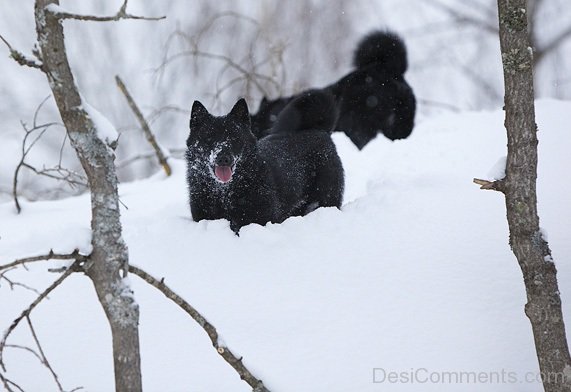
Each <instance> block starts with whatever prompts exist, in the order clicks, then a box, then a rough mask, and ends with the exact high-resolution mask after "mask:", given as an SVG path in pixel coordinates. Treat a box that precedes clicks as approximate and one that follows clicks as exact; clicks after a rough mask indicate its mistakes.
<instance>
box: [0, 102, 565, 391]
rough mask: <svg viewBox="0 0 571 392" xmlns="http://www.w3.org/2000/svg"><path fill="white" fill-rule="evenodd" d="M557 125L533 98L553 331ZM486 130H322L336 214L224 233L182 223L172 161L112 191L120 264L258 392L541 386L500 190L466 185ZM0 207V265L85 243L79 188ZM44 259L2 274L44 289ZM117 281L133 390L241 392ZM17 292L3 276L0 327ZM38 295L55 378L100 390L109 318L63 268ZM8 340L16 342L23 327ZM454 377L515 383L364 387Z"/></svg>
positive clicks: (488, 161)
mask: <svg viewBox="0 0 571 392" xmlns="http://www.w3.org/2000/svg"><path fill="white" fill-rule="evenodd" d="M569 123H571V103H569V102H557V101H541V102H539V103H538V124H539V128H540V134H539V137H540V144H539V149H540V150H539V152H540V166H539V177H538V181H539V183H538V192H539V203H540V205H539V207H540V214H541V225H542V227H545V228H547V229H548V230H549V239H550V245H551V248H552V250H553V256H554V259H555V262H556V264H557V266H558V269H559V273H558V278H559V281H560V289H561V294H562V299H563V310H564V312H565V316H566V324H567V325H568V326H569V325H571V319H569V317H571V307H570V305H569V304H571V291H570V290H569V287H570V284H571V265H570V264H569V263H566V262H565V260H568V259H569V258H570V257H571V238H570V234H569V230H568V228H569V227H570V226H571V207H570V205H569V203H568V200H571V186H570V184H569V182H568V181H561V176H562V174H563V173H564V171H565V170H566V169H567V168H568V167H569V166H570V164H571V157H570V156H569V154H568V151H569V150H570V149H571V138H569V137H568V129H567V125H568V124H569ZM502 124H503V114H502V112H501V111H497V112H490V113H463V114H458V115H447V116H442V117H438V118H435V119H432V120H429V121H425V122H423V123H421V124H418V126H417V128H416V129H415V131H414V132H413V134H412V136H411V137H410V138H409V139H408V140H403V141H397V142H390V141H388V140H386V139H382V138H378V140H375V141H374V142H372V143H371V144H369V145H368V146H367V147H366V148H365V149H364V150H363V151H361V152H358V151H357V150H356V149H355V147H354V146H353V145H352V144H351V142H350V141H348V140H347V139H346V138H345V137H344V136H343V135H335V141H336V144H337V146H338V148H339V152H340V154H341V156H342V159H343V162H344V165H345V172H346V176H347V194H346V203H345V205H344V206H343V208H342V211H338V210H336V209H334V208H328V209H319V210H317V211H315V212H314V213H312V214H310V215H308V216H306V217H304V218H300V217H296V218H291V219H288V220H287V221H286V222H284V223H283V224H280V225H267V226H266V227H261V226H259V225H250V226H247V227H245V228H243V229H242V231H241V233H240V234H241V235H240V237H236V236H235V235H234V234H233V233H232V231H231V230H230V229H229V227H228V222H226V221H222V220H221V221H209V222H199V223H196V222H193V221H192V220H191V219H190V213H189V208H188V205H187V193H186V184H185V179H184V164H183V162H177V161H174V162H173V169H174V173H173V176H171V177H169V178H165V176H164V174H162V173H159V174H157V175H155V176H154V177H153V178H151V179H148V180H145V181H140V182H136V183H130V184H123V185H122V186H121V187H120V196H121V200H122V202H123V203H124V204H125V205H126V206H127V207H128V210H127V209H124V208H122V220H123V223H124V235H125V239H126V242H127V244H128V247H129V252H130V259H131V262H132V263H133V264H135V265H137V266H140V267H142V268H144V269H146V270H147V271H148V272H150V273H151V274H154V275H155V276H156V277H158V278H162V277H164V278H165V282H166V283H167V284H168V285H170V287H171V288H172V289H173V290H175V291H176V292H177V293H178V294H180V295H182V296H183V297H184V298H185V299H186V300H188V301H189V302H190V303H191V304H192V305H193V306H195V307H196V308H197V309H198V310H200V311H202V312H203V313H204V314H205V315H206V316H207V318H208V319H209V320H210V321H211V322H212V323H213V324H214V325H215V326H216V327H217V328H218V331H219V333H220V334H221V335H222V336H224V341H225V343H226V344H227V345H228V347H229V348H230V349H231V350H233V351H234V352H235V353H239V355H243V356H244V362H245V364H246V365H247V366H249V367H250V368H251V369H252V370H253V371H254V372H255V373H256V374H257V375H258V376H259V377H260V378H261V379H262V380H263V381H264V382H265V383H266V384H267V386H268V387H269V388H270V389H272V390H285V391H312V392H313V391H332V392H335V391H371V392H374V391H381V390H382V391H439V392H441V391H458V390H462V391H482V390H493V391H506V392H507V391H518V392H527V391H530V392H531V391H541V390H542V388H541V384H540V383H538V382H536V381H534V382H528V381H526V376H527V375H528V373H529V374H530V375H532V376H533V375H535V374H536V372H537V371H538V367H537V360H536V357H535V352H534V346H533V337H532V334H531V328H530V326H529V322H528V320H527V318H526V317H525V315H524V311H523V306H524V304H525V292H524V288H523V282H522V277H521V272H520V271H519V268H518V265H517V262H516V260H515V258H514V256H513V254H512V253H511V251H510V249H509V246H508V232H507V224H506V220H505V210H504V200H503V198H502V195H501V194H499V193H497V192H484V191H481V190H479V187H478V186H476V185H474V184H473V183H472V178H474V177H480V178H486V177H485V174H486V173H487V171H488V169H489V167H490V166H491V165H492V164H493V162H495V161H496V160H497V157H498V156H502V155H505V153H506V151H505V146H506V139H505V131H504V129H503V125H502ZM12 210H13V207H12V206H11V205H0V237H1V239H0V263H4V262H8V261H10V260H12V259H13V258H15V257H18V256H24V255H30V254H37V253H42V252H45V251H47V250H49V248H50V247H56V248H57V247H58V246H59V248H58V249H60V248H61V251H64V249H67V250H69V249H71V248H73V247H74V246H79V247H80V248H82V249H84V250H86V249H87V246H88V237H89V236H88V228H89V199H88V197H87V196H83V197H79V198H73V199H68V200H62V201H57V202H49V203H28V204H26V205H25V206H24V213H23V214H22V215H20V216H17V215H15V214H14V213H13V211H12ZM47 265H48V264H47V263H46V264H39V265H38V264H36V265H35V266H30V270H31V271H30V272H24V271H22V272H17V273H15V274H14V275H13V277H14V278H18V279H20V280H22V281H25V282H26V283H28V284H31V285H34V286H37V287H41V286H45V285H47V284H49V282H50V281H52V280H54V279H55V276H53V274H48V273H46V272H45V269H46V266H47ZM130 280H131V286H132V288H133V289H134V291H135V297H136V299H137V303H139V305H140V307H141V348H142V361H143V374H144V376H143V377H144V378H143V380H144V384H145V389H146V390H148V391H163V390H169V391H188V390H197V391H249V390H250V388H248V386H247V385H246V384H245V383H244V382H243V381H241V380H240V379H239V377H238V376H237V375H236V374H235V373H234V371H233V370H232V369H231V368H230V366H229V365H227V364H226V363H225V362H224V361H223V360H222V359H221V358H220V357H219V356H218V354H217V353H216V352H215V350H214V349H213V348H212V346H211V344H210V341H209V340H208V338H207V336H206V334H205V333H204V332H203V331H202V330H201V329H200V327H198V326H197V325H196V324H195V323H194V321H192V320H191V319H189V318H188V317H187V316H186V314H184V313H183V312H182V311H180V310H179V309H178V308H177V307H176V306H175V305H173V304H171V302H169V301H168V300H166V299H165V298H164V297H163V296H162V295H161V294H160V293H158V292H157V291H156V290H155V289H153V288H151V287H149V286H147V285H146V284H145V283H143V282H141V281H140V280H139V279H138V278H136V277H133V276H130ZM0 283H2V284H3V282H0ZM34 297H35V294H33V293H29V292H27V291H23V290H15V291H10V290H9V288H8V287H6V286H5V285H3V286H2V287H1V288H0V309H2V312H0V324H1V325H3V326H4V327H1V326H0V328H5V327H7V326H8V325H9V323H10V322H11V320H12V319H13V318H14V317H15V316H16V315H17V314H19V312H20V311H21V309H22V307H23V306H26V305H27V304H28V303H29V302H30V301H31V300H33V298H34ZM50 298H51V300H50V301H47V302H46V303H44V304H42V305H40V306H39V307H38V309H37V310H36V311H35V312H34V314H33V316H32V319H33V320H34V322H35V323H36V328H37V330H38V333H39V334H40V337H41V338H42V342H43V344H44V347H43V348H44V351H45V352H46V353H47V355H48V356H49V358H50V361H51V364H52V365H53V366H54V368H55V369H56V371H57V372H58V374H59V376H60V380H61V381H62V382H63V384H64V388H67V389H71V388H72V387H75V386H80V385H81V386H84V387H85V388H86V389H87V390H94V391H99V390H112V389H113V373H112V359H111V354H110V348H111V341H110V336H109V331H108V326H107V325H106V321H105V319H104V315H103V312H102V310H101V308H100V307H99V305H98V304H97V301H96V297H95V293H94V292H93V289H92V287H91V284H90V282H89V280H88V279H87V278H85V277H83V276H81V275H75V276H72V277H71V278H69V281H67V282H65V283H64V285H63V286H62V287H61V288H60V289H58V291H56V292H54V293H53V294H52V295H51V296H50ZM12 341H13V342H14V343H20V344H22V343H26V342H27V343H30V342H31V340H30V336H29V333H28V332H27V331H26V329H25V328H24V327H22V328H20V329H19V330H18V331H17V333H16V334H15V335H14V337H13V340H12ZM78 358H79V359H80V360H78ZM5 361H6V363H7V364H8V369H9V371H10V373H9V375H10V376H11V377H13V378H14V379H15V380H18V381H20V382H21V385H23V386H24V387H26V388H27V390H42V391H45V390H46V385H52V384H50V382H51V379H50V377H49V374H48V373H47V372H45V371H44V370H43V369H41V367H40V366H39V365H38V364H37V362H35V359H34V358H33V357H31V356H30V355H29V354H26V353H24V352H19V351H17V350H11V351H8V352H7V355H6V358H5ZM424 370H426V372H424ZM462 371H464V372H477V373H478V374H479V373H483V374H490V379H491V380H492V381H495V376H494V374H495V372H498V374H501V372H502V371H504V372H505V374H506V375H507V374H508V372H513V373H514V375H515V377H516V381H515V382H509V381H510V380H511V379H506V380H504V381H505V382H504V383H499V382H491V383H484V384H482V383H464V384H462V385H459V384H454V383H442V382H440V383H434V382H426V383H419V382H417V383H411V382H404V381H403V379H402V378H401V379H400V382H398V383H391V382H389V381H388V378H387V379H386V380H384V382H377V383H375V382H374V381H381V379H382V375H383V374H389V373H390V372H398V373H400V372H409V373H410V372H412V373H418V376H419V377H422V376H423V375H424V376H426V375H429V376H431V375H433V374H434V375H435V376H433V377H435V378H436V377H437V376H438V375H442V373H443V372H452V373H453V374H456V373H458V372H462ZM492 373H493V374H492ZM510 374H511V373H510ZM32 375H33V377H31V376H32ZM506 377H507V376H506ZM529 378H531V376H530V377H528V379H529ZM417 381H422V380H417Z"/></svg>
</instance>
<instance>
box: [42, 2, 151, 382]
mask: <svg viewBox="0 0 571 392" xmlns="http://www.w3.org/2000/svg"><path fill="white" fill-rule="evenodd" d="M54 5H58V1H57V0H36V4H35V19H36V29H37V34H38V42H39V48H40V52H41V56H42V60H43V71H44V72H45V74H46V75H47V77H48V81H49V84H50V87H51V89H52V92H53V95H54V97H55V100H56V103H57V106H58V109H59V112H60V114H61V117H62V119H63V122H64V124H65V127H66V129H67V133H68V135H69V139H70V141H71V143H72V145H73V147H74V148H75V150H76V152H77V155H78V157H79V159H80V161H81V164H82V166H83V169H84V170H85V173H86V174H87V177H88V181H89V187H90V190H91V209H92V220H91V228H92V245H93V252H92V254H91V256H90V262H89V264H88V265H87V266H86V274H87V275H88V276H89V277H90V278H91V280H92V281H93V285H94V286H95V290H96V292H97V295H98V297H99V301H100V302H101V305H102V306H103V309H104V310H105V314H106V315H107V318H108V320H109V324H110V326H111V333H112V337H113V356H114V365H115V384H116V390H117V391H141V390H142V385H141V367H140V353H139V332H138V323H139V308H138V305H137V303H136V302H135V300H134V297H133V293H132V291H131V289H130V287H129V285H128V284H126V283H125V280H124V279H123V275H124V274H126V272H127V268H128V252H127V247H126V245H125V243H124V241H123V238H122V235H121V222H120V219H119V198H118V193H117V176H116V173H115V164H114V159H115V154H114V151H113V149H112V148H111V147H110V145H109V144H108V141H106V140H102V138H101V137H100V135H105V136H106V137H105V139H108V136H109V132H106V131H108V130H98V129H97V126H98V123H97V122H96V121H94V119H92V118H91V117H90V114H89V112H88V111H86V110H85V108H86V106H84V105H82V100H81V97H80V94H79V92H78V89H77V87H76V85H75V82H74V78H73V74H72V72H71V69H70V66H69V63H68V60H67V55H66V50H65V43H64V35H63V27H62V24H61V20H60V19H59V17H58V14H57V13H53V12H51V11H50V10H51V9H52V8H53V7H54ZM50 7H51V8H50Z"/></svg>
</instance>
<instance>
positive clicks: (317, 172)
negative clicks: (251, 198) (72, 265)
mask: <svg viewBox="0 0 571 392" xmlns="http://www.w3.org/2000/svg"><path fill="white" fill-rule="evenodd" d="M336 118H337V109H336V106H335V102H334V100H333V96H332V95H331V94H330V93H329V92H328V91H321V90H310V91H307V92H304V93H302V94H300V95H299V96H298V97H296V98H295V99H293V100H292V101H291V102H290V103H289V104H288V105H287V106H286V107H285V108H284V109H283V110H282V112H281V113H280V114H279V115H278V117H277V119H276V122H275V124H274V126H273V127H272V129H271V132H270V135H269V136H267V137H265V138H263V139H262V140H260V141H259V142H258V151H259V153H260V156H262V157H263V159H264V160H265V161H266V162H267V163H268V165H269V166H270V168H271V171H272V173H273V177H274V180H275V186H276V189H277V192H278V197H279V198H280V200H281V202H282V205H283V210H284V211H283V212H284V215H286V216H291V215H305V214H307V213H308V212H311V211H312V210H314V209H315V208H317V207H338V208H339V207H341V203H342V201H343V189H344V173H343V166H342V164H341V160H340V158H339V155H338V154H337V150H336V148H335V144H334V143H333V141H332V140H331V136H330V134H329V131H330V130H331V128H332V127H333V125H334V124H335V121H336Z"/></svg>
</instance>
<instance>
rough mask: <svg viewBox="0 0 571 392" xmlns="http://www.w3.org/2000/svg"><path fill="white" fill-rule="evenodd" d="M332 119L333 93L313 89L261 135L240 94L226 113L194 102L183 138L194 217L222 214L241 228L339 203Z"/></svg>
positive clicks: (339, 167) (338, 167) (340, 177)
mask: <svg viewBox="0 0 571 392" xmlns="http://www.w3.org/2000/svg"><path fill="white" fill-rule="evenodd" d="M300 108H302V109H303V110H300ZM335 118H336V105H335V103H334V100H333V97H331V95H330V94H327V93H323V92H308V93H306V94H302V95H300V96H299V97H297V98H296V99H295V100H292V102H291V103H290V104H289V105H288V106H287V107H285V108H284V110H283V112H282V113H281V114H280V115H279V116H278V118H277V121H276V123H275V126H274V132H273V133H272V135H271V136H268V137H266V138H264V139H262V140H259V141H258V140H256V138H255V137H254V135H253V134H252V132H251V130H250V116H249V113H248V106H247V104H246V101H244V100H243V99H241V100H239V101H238V102H237V103H236V105H234V107H233V108H232V110H231V111H230V113H229V114H228V115H226V116H221V117H215V116H212V115H211V114H209V113H208V111H207V110H206V109H205V108H204V106H203V105H202V104H201V103H200V102H198V101H195V102H194V104H193V106H192V114H191V118H190V134H189V136H188V139H187V141H186V144H187V147H188V148H187V152H186V160H187V181H188V188H189V193H190V209H191V213H192V218H193V219H194V220H195V221H200V220H202V219H222V218H224V219H227V220H229V221H230V227H231V228H232V230H234V231H235V232H236V233H238V231H239V230H240V228H241V227H242V226H244V225H247V224H249V223H258V224H261V225H264V224H266V223H267V222H274V223H280V222H282V221H284V220H285V219H286V218H288V217H290V216H295V215H305V214H307V213H309V212H311V211H313V210H315V209H316V208H318V207H331V206H335V207H338V208H339V207H340V206H341V202H342V198H343V187H344V178H343V167H342V165H341V161H340V159H339V156H338V155H337V151H336V149H335V145H334V144H333V142H332V140H331V137H330V136H329V133H328V131H330V130H331V127H332V126H333V124H334V123H335Z"/></svg>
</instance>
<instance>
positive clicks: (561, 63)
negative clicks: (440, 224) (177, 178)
mask: <svg viewBox="0 0 571 392" xmlns="http://www.w3.org/2000/svg"><path fill="white" fill-rule="evenodd" d="M529 5H530V11H529V14H530V22H531V26H532V29H531V35H532V42H533V45H534V46H535V50H536V62H537V63H536V64H535V66H536V68H535V73H536V75H535V78H536V95H537V96H538V97H555V98H561V99H570V98H571V72H570V70H571V55H570V54H571V40H570V39H569V36H571V5H570V4H569V2H568V1H566V0H533V1H530V2H529ZM64 6H65V8H66V9H68V10H70V11H72V12H77V13H89V14H95V15H107V14H112V13H114V12H115V11H116V9H117V7H118V6H119V2H118V1H104V2H91V1H84V2H65V4H64ZM1 8H2V12H1V13H0V26H2V34H3V35H4V36H5V38H6V39H7V40H8V41H9V42H10V43H11V44H12V45H13V46H14V47H16V48H19V49H20V50H24V49H25V48H28V50H30V51H31V48H32V45H33V43H34V42H35V39H36V38H35V34H36V33H35V30H34V28H33V26H34V22H33V1H31V0H22V1H8V0H3V1H2V4H1ZM496 8H497V7H496V3H495V1H493V0H474V1H470V2H463V1H458V0H430V1H425V0H406V1H401V0H379V1H374V2H373V1H368V0H352V1H349V0H334V1H325V0H296V1H294V2H281V1H261V2H253V1H249V0H242V1H230V0H221V1H218V2H216V3H213V2H211V1H192V2H188V1H182V0H169V1H161V2H156V1H150V0H140V1H133V2H132V4H130V9H131V10H132V12H133V13H135V14H137V13H138V14H145V15H166V16H167V19H166V20H163V21H161V22H159V23H153V24H147V23H137V21H125V22H123V23H87V24H86V23H81V22H77V21H68V22H66V26H65V28H66V44H67V47H68V51H69V58H70V61H71V65H72V68H73V72H74V73H75V75H76V78H77V83H78V85H79V88H80V90H81V91H82V94H84V97H85V99H86V100H87V101H88V102H90V104H91V105H93V106H94V107H95V108H97V109H98V110H99V111H101V112H102V113H103V114H104V115H105V116H107V117H108V118H109V119H110V120H111V121H112V123H113V124H115V125H116V126H117V127H118V128H119V131H120V132H121V138H120V142H119V148H118V151H117V156H118V159H117V160H118V164H119V177H120V180H123V181H125V180H132V179H135V178H141V177H145V176H147V175H148V174H149V173H150V172H151V171H153V170H155V169H156V166H154V163H152V162H151V161H150V160H136V161H135V162H134V163H132V161H131V159H132V158H136V157H138V156H140V155H145V154H146V153H148V152H150V148H149V147H148V146H147V144H146V142H145V140H144V136H143V135H142V133H141V132H140V131H139V130H138V124H137V121H136V119H135V117H134V116H133V114H132V112H131V110H130V109H129V107H128V106H127V103H126V101H125V99H124V97H123V96H122V94H121V93H120V91H119V90H118V89H117V88H116V85H115V80H114V77H115V75H119V76H121V77H122V78H123V80H124V81H125V83H126V84H127V86H128V87H129V90H130V91H131V94H132V95H133V96H134V98H135V100H136V101H137V102H138V104H139V105H140V106H141V109H142V111H143V113H144V115H145V116H146V117H147V119H148V120H149V122H150V123H151V126H152V128H153V131H154V132H155V133H156V134H157V138H158V140H159V142H160V143H161V144H162V145H163V146H164V147H166V148H171V149H174V150H177V149H181V148H182V147H183V146H184V139H185V137H186V132H187V116H188V108H189V107H190V104H191V103H192V101H193V100H194V99H201V100H203V101H204V102H206V103H207V104H208V105H209V106H210V107H211V108H213V109H214V111H215V112H217V111H218V112H222V111H223V110H224V109H225V108H226V107H227V106H228V105H230V104H231V103H232V102H234V101H235V100H236V98H237V97H238V96H242V95H244V94H245V95H246V98H247V99H248V101H249V104H250V107H251V108H252V109H255V108H256V107H257V105H258V103H259V100H260V99H261V97H262V96H264V95H267V96H269V97H276V96H278V95H280V94H290V93H292V92H295V91H297V90H299V89H302V88H306V87H308V86H322V85H325V84H328V83H330V82H332V81H333V80H336V79H337V78H339V77H340V76H341V75H343V74H344V73H346V72H347V71H348V70H349V69H350V68H351V54H352V50H353V48H354V47H355V44H356V42H357V41H358V40H359V39H360V38H361V37H362V36H363V35H364V34H366V33H367V32H368V31H370V30H372V29H377V28H389V29H392V30H394V31H397V32H398V33H400V34H401V35H402V36H403V37H404V39H405V41H406V43H407V45H408V48H409V60H410V65H411V66H410V69H409V72H408V73H407V78H408V80H409V82H410V84H411V85H412V86H413V88H414V90H415V93H416V94H417V97H418V99H419V116H418V121H422V119H423V117H424V116H426V115H430V114H431V113H435V112H442V111H456V110H465V109H474V110H481V109H492V108H497V107H499V106H501V104H502V100H503V86H502V79H501V62H500V56H499V43H498V38H497V37H498V35H497V15H496V14H497V10H496ZM538 52H541V56H538V55H537V53H538ZM0 69H2V78H1V82H0V94H2V96H5V97H10V99H7V100H4V105H3V106H1V107H0V135H1V136H2V140H3V143H2V144H1V145H0V156H6V154H5V153H4V152H5V151H13V150H14V149H20V148H21V144H22V138H23V135H24V133H23V130H22V125H21V124H20V121H23V122H25V123H26V124H28V125H29V124H30V123H31V122H32V117H33V114H34V111H35V110H36V108H37V107H38V105H39V104H40V103H41V102H42V101H43V100H44V99H45V98H46V97H47V96H49V94H50V92H49V87H48V86H47V84H46V83H45V81H44V79H43V75H42V74H41V73H39V72H33V71H31V70H22V68H21V67H20V66H19V65H18V64H16V62H14V61H13V60H11V59H9V58H8V56H2V57H0ZM207 71H208V72H207ZM213 71H214V72H213ZM22 72H27V73H28V74H27V77H26V78H22V77H16V75H21V73H22ZM38 121H39V122H51V121H59V118H58V114H57V111H56V109H55V105H54V104H53V101H52V100H49V101H48V102H47V103H46V105H44V106H43V107H42V109H41V111H40V112H39V115H38ZM62 145H63V146H64V148H63V154H62V161H61V165H62V166H63V167H66V168H69V169H72V170H76V169H79V163H78V162H77V160H76V158H75V156H74V154H73V152H72V151H71V148H70V147H69V143H68V142H67V141H66V140H65V132H64V129H63V128H62V127H57V126H56V127H52V128H50V130H49V132H46V134H45V135H44V137H43V138H42V140H41V141H40V142H38V144H37V145H36V146H35V147H34V149H33V150H32V151H31V152H30V154H29V156H28V157H27V161H29V162H30V163H32V164H33V165H34V166H35V167H37V168H38V169H42V168H50V167H54V166H57V165H58V164H59V163H60V162H59V160H60V154H58V152H59V151H60V149H61V148H62ZM175 152H176V151H175ZM17 164H18V162H10V161H6V160H3V161H0V198H1V199H2V200H5V199H8V198H10V191H11V182H12V176H13V172H14V168H15V166H16V165H17ZM46 189H47V190H46ZM81 190H82V189H81V187H79V188H75V189H70V188H69V187H68V186H67V185H65V184H63V183H62V184H58V183H57V182H56V181H54V180H51V179H48V178H42V177H38V176H36V175H34V174H33V173H32V172H30V171H25V170H23V171H22V173H21V175H20V183H19V191H20V193H22V194H23V196H24V197H26V198H29V199H37V198H53V197H58V196H60V195H61V194H62V193H64V194H66V193H69V192H79V191H81Z"/></svg>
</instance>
